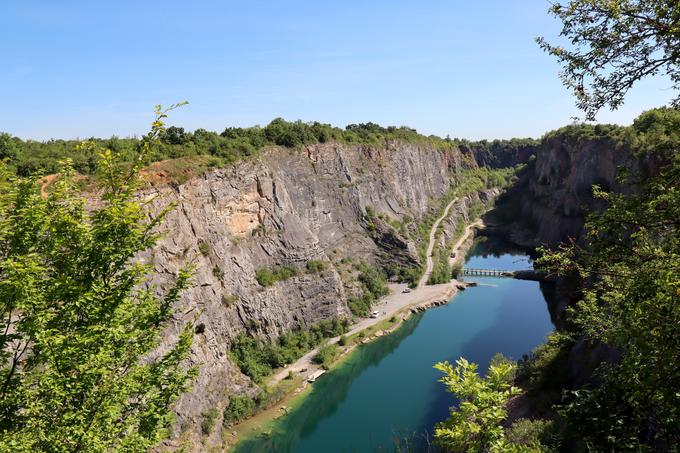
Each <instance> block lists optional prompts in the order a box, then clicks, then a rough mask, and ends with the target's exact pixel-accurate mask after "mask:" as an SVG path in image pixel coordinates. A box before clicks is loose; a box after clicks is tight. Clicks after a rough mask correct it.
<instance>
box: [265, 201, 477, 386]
mask: <svg viewBox="0 0 680 453" xmlns="http://www.w3.org/2000/svg"><path fill="white" fill-rule="evenodd" d="M457 200H458V199H457V198H456V199H454V200H452V201H451V202H450V203H449V204H448V205H447V206H446V208H445V209H444V214H443V215H442V216H441V217H439V218H438V219H437V221H436V222H435V223H434V224H433V225H432V230H431V231H430V243H429V244H428V248H427V272H426V273H425V275H424V276H423V278H421V279H420V281H419V282H418V287H417V288H416V289H413V290H411V291H408V292H404V291H405V290H406V289H407V288H408V285H406V284H405V283H391V284H389V285H387V286H388V287H389V289H390V294H389V295H387V296H385V297H383V298H382V299H380V301H379V302H377V303H376V304H375V305H374V306H373V308H374V309H375V310H378V311H380V312H381V315H380V316H378V317H377V318H363V319H361V320H360V321H359V322H357V323H356V324H354V325H353V326H352V328H351V329H350V330H349V331H348V332H346V333H345V335H346V336H350V335H354V334H355V333H358V332H360V331H362V330H364V329H366V328H368V327H371V326H373V325H375V324H377V323H379V322H381V321H383V320H385V319H389V318H390V317H392V316H393V315H395V314H396V313H397V312H400V311H402V310H403V309H405V308H410V307H415V306H419V305H426V304H429V303H430V302H433V301H436V300H441V299H442V298H446V299H450V298H451V297H452V296H453V294H455V293H456V291H457V288H456V286H457V285H459V283H460V282H458V280H455V279H454V280H451V281H450V282H448V283H442V284H439V285H427V286H426V285H425V283H427V278H429V274H431V273H432V267H433V263H432V256H431V255H432V250H433V249H434V236H435V233H436V231H437V227H438V226H439V223H441V221H442V220H443V219H444V218H446V216H447V215H448V214H449V209H451V206H453V204H454V203H455V202H456V201H457ZM481 226H483V223H482V221H481V220H477V221H475V222H473V223H471V224H470V225H468V226H467V227H465V232H464V233H463V235H462V236H461V237H460V239H458V241H457V242H456V243H455V245H454V246H453V248H452V252H454V253H455V254H456V256H458V254H459V252H460V249H461V248H462V247H463V245H464V244H465V241H466V240H467V239H468V237H469V236H470V234H471V233H472V231H473V230H474V228H477V227H481ZM455 260H456V258H449V263H451V264H453V262H454V261H455ZM339 340H340V337H339V336H338V337H335V338H331V339H330V340H328V343H337V342H338V341H339ZM317 352H319V348H318V347H317V348H314V349H312V350H311V351H309V352H308V353H307V354H305V355H303V356H302V357H300V358H299V359H298V360H296V361H295V362H294V363H292V364H290V365H288V366H286V367H283V368H281V369H280V370H278V371H277V372H276V373H275V374H274V375H272V376H271V378H270V379H269V382H268V385H270V386H274V385H276V384H277V383H279V382H280V381H282V380H283V379H285V378H286V377H287V376H288V373H290V372H293V373H298V374H303V375H304V377H305V378H306V377H308V376H309V375H311V374H312V373H313V372H314V371H316V370H318V369H320V368H319V366H318V365H316V364H314V363H313V362H312V359H313V358H314V356H315V355H316V354H317Z"/></svg>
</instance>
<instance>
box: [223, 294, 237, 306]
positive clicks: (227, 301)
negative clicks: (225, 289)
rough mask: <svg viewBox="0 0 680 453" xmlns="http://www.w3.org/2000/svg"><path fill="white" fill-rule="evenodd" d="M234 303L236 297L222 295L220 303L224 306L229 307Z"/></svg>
mask: <svg viewBox="0 0 680 453" xmlns="http://www.w3.org/2000/svg"><path fill="white" fill-rule="evenodd" d="M236 302H238V296H236V295H234V294H223V295H222V303H223V304H224V305H225V306H227V307H230V306H232V305H234V304H235V303H236Z"/></svg>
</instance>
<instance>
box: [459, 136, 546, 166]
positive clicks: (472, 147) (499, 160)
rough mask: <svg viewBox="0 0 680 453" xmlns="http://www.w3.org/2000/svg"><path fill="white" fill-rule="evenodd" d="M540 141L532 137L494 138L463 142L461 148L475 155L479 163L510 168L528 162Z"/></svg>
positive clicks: (480, 164)
mask: <svg viewBox="0 0 680 453" xmlns="http://www.w3.org/2000/svg"><path fill="white" fill-rule="evenodd" d="M538 147H539V143H538V142H537V141H535V140H532V139H524V140H522V139H514V140H494V141H492V142H487V141H481V142H473V143H463V144H462V145H461V149H462V150H465V151H469V152H471V153H472V154H473V156H474V157H475V161H476V162H477V165H479V166H480V167H482V166H483V167H489V168H508V167H514V166H515V165H517V164H526V163H527V162H529V159H530V158H531V156H534V155H535V154H536V151H537V149H538Z"/></svg>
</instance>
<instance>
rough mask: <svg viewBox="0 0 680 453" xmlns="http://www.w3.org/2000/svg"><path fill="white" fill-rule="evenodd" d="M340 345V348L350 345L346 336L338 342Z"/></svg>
mask: <svg viewBox="0 0 680 453" xmlns="http://www.w3.org/2000/svg"><path fill="white" fill-rule="evenodd" d="M338 344H339V345H340V346H347V345H348V344H349V340H348V339H347V337H346V336H345V335H343V336H341V337H340V339H339V340H338Z"/></svg>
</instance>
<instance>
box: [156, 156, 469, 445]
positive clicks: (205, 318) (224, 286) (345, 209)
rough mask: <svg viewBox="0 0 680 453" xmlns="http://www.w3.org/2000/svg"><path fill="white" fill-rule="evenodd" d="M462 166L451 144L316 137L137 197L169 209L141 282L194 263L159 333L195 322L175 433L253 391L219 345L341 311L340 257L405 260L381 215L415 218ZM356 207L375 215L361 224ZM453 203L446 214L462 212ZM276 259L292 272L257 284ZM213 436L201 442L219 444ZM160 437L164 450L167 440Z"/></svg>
mask: <svg viewBox="0 0 680 453" xmlns="http://www.w3.org/2000/svg"><path fill="white" fill-rule="evenodd" d="M474 166H475V162H474V161H473V160H472V159H471V156H469V155H466V154H464V153H461V152H460V151H458V150H456V149H455V148H451V149H449V150H437V149H434V148H432V147H430V146H427V145H418V144H413V143H391V144H389V145H387V146H385V147H381V148H378V147H368V146H349V145H338V144H320V145H314V146H307V147H306V148H304V149H301V150H295V151H294V150H288V149H271V150H269V151H267V152H264V153H263V154H261V155H260V156H258V157H257V158H254V159H251V160H247V161H242V162H239V163H237V164H235V165H234V166H233V167H230V168H226V169H219V170H213V171H210V172H208V173H207V174H205V175H203V176H201V177H198V178H194V179H192V180H190V181H188V182H186V183H185V184H182V185H179V186H164V187H158V188H155V189H152V190H149V191H148V192H147V193H145V194H144V195H145V197H147V198H148V199H149V200H150V206H151V207H152V210H155V211H160V210H161V209H162V208H163V207H164V206H167V205H168V203H173V204H175V205H176V206H175V208H174V209H173V210H172V211H171V212H170V213H169V214H168V216H167V218H166V220H165V221H164V223H163V226H162V229H163V230H164V232H165V235H164V237H163V239H162V240H161V241H160V243H159V244H158V246H157V247H156V248H155V249H154V250H153V251H152V252H150V253H149V254H148V255H147V256H146V257H145V258H147V259H148V260H150V261H151V262H152V263H153V266H154V270H155V273H154V275H153V277H152V279H153V283H155V284H158V285H159V286H160V287H162V286H163V285H164V284H166V283H167V281H168V280H169V279H170V278H172V277H173V276H174V275H175V274H176V273H177V272H178V270H179V269H180V268H181V267H182V266H185V265H187V264H189V263H193V264H194V265H195V269H196V274H195V278H194V283H195V285H194V286H193V287H192V288H191V289H189V290H188V291H186V292H185V293H184V294H183V297H182V299H181V301H180V304H179V306H178V307H177V312H176V315H175V319H174V324H173V325H172V327H171V328H170V329H169V330H168V331H167V332H166V333H165V336H164V344H169V343H172V342H173V341H174V340H175V339H176V338H177V336H178V334H179V332H180V330H181V328H182V326H183V325H185V324H186V323H187V322H193V323H194V325H195V326H197V327H196V332H197V334H196V336H195V339H194V344H193V348H192V352H191V362H192V363H193V364H196V365H198V369H199V374H198V377H197V379H196V380H195V382H194V385H193V390H192V391H191V392H190V393H188V394H186V395H184V396H183V397H181V399H180V400H179V402H178V404H177V407H176V412H177V414H178V425H177V429H176V433H175V434H176V437H177V435H179V433H182V436H183V437H184V438H194V439H196V438H197V437H198V432H199V430H200V428H199V426H200V422H201V419H202V415H201V414H203V413H204V412H205V411H207V410H209V409H217V410H218V412H219V413H220V414H221V412H222V410H223V408H224V407H225V406H226V405H227V404H228V400H229V395H232V394H235V393H242V392H250V393H252V392H253V391H254V390H253V388H252V383H251V382H250V380H249V379H248V378H247V377H246V376H244V375H243V374H241V373H240V371H239V369H238V368H237V367H236V366H235V365H233V364H232V363H231V362H230V360H229V356H228V350H229V345H230V343H231V342H232V341H233V340H234V339H235V338H236V337H237V336H238V335H239V334H241V333H244V332H247V333H249V334H252V335H257V336H260V337H263V338H269V339H274V338H276V337H278V336H279V335H281V334H282V333H284V332H288V331H290V330H292V329H295V328H299V327H302V326H310V325H312V324H315V323H318V322H319V321H322V320H327V319H331V318H334V317H348V316H349V315H350V313H349V310H348V308H347V303H346V302H347V296H348V294H349V293H350V292H351V291H352V289H351V288H352V287H351V284H352V282H351V281H348V280H351V278H349V277H348V273H347V272H346V269H342V263H343V262H346V261H347V260H346V259H347V258H351V259H352V260H354V262H357V261H358V260H366V261H367V262H371V263H380V261H381V260H384V259H386V257H389V259H390V260H391V261H396V262H401V263H402V264H403V265H404V266H408V265H412V264H413V263H414V262H417V260H418V256H417V253H416V249H415V246H414V244H413V243H412V241H410V240H409V239H407V238H405V237H403V236H402V235H401V234H400V233H399V232H397V231H396V230H395V229H394V228H393V227H392V226H391V225H390V222H391V221H392V220H394V221H401V220H404V219H405V218H406V217H408V218H411V219H419V218H422V216H423V215H424V214H425V213H427V212H428V209H429V208H430V206H431V205H432V204H433V202H434V201H437V200H438V199H439V198H441V197H442V196H443V195H444V194H446V193H447V191H448V189H449V187H450V186H451V185H455V184H456V182H457V181H458V178H459V177H460V175H461V172H462V171H464V169H466V168H470V167H474ZM367 207H370V211H371V212H373V213H380V219H375V218H374V219H371V221H369V220H368V216H367ZM465 207H466V205H465V204H463V205H461V206H460V207H459V211H458V213H460V214H461V215H464V214H465ZM378 220H379V221H378ZM310 260H315V261H321V262H324V263H325V264H326V265H325V266H324V270H322V271H320V272H308V271H307V270H306V263H307V262H308V261H310ZM277 265H286V266H290V267H292V268H294V269H296V270H297V274H296V275H295V276H293V277H292V278H289V279H286V280H284V281H279V282H277V283H275V284H273V285H271V286H267V287H263V286H261V285H260V284H259V283H258V281H257V280H256V272H257V271H258V270H259V269H264V268H271V267H273V266H277ZM161 349H162V347H161ZM219 423H220V420H219V419H218V420H217V423H216V426H218V425H219ZM219 431H220V430H219V429H215V433H214V434H213V435H212V436H211V437H210V439H208V440H207V444H206V445H208V446H209V445H211V444H217V443H219ZM204 440H205V439H204ZM172 442H174V443H172ZM172 442H171V443H170V444H168V445H166V447H170V448H173V447H176V446H178V445H179V444H177V443H176V442H175V441H172Z"/></svg>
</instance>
